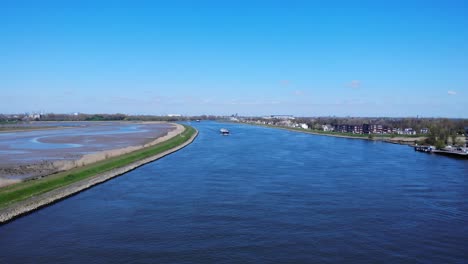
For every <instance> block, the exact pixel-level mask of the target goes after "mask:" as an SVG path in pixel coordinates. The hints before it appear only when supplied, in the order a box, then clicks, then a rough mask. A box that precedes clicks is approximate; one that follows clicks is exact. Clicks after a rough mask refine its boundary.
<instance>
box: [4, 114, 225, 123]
mask: <svg viewBox="0 0 468 264" xmlns="http://www.w3.org/2000/svg"><path fill="white" fill-rule="evenodd" d="M217 118H218V117H216V116H212V115H201V116H154V115H126V114H54V113H49V114H43V115H37V114H34V115H28V114H19V115H1V114H0V122H2V123H7V122H22V121H169V122H174V121H190V120H215V119H217Z"/></svg>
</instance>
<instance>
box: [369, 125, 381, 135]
mask: <svg viewBox="0 0 468 264" xmlns="http://www.w3.org/2000/svg"><path fill="white" fill-rule="evenodd" d="M369 131H370V133H374V134H382V131H383V127H382V125H370V126H369Z"/></svg>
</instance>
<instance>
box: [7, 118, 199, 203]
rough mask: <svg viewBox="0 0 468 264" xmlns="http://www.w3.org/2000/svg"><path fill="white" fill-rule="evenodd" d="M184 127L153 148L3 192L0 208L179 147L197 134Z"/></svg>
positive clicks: (15, 186)
mask: <svg viewBox="0 0 468 264" xmlns="http://www.w3.org/2000/svg"><path fill="white" fill-rule="evenodd" d="M184 127H185V130H184V132H182V133H181V134H179V135H177V136H175V137H173V138H171V139H169V140H166V141H164V142H161V143H159V144H156V145H154V146H151V147H147V148H144V149H140V150H137V151H134V152H131V153H128V154H124V155H122V156H118V157H113V158H109V159H106V160H103V161H100V162H96V163H94V164H90V165H87V166H84V167H79V168H75V169H72V170H69V171H65V172H60V173H57V174H54V175H50V176H47V177H44V178H42V179H37V180H31V181H26V182H22V183H17V184H14V185H11V186H7V187H4V188H1V189H0V208H4V207H6V206H8V205H10V204H12V203H15V202H19V201H22V200H25V199H27V198H29V197H31V196H35V195H39V194H42V193H46V192H49V191H52V190H54V189H57V188H60V187H64V186H67V185H70V184H73V183H76V182H79V181H81V180H84V179H87V178H90V177H94V176H96V175H98V174H100V173H104V172H106V171H109V170H112V169H116V168H120V167H123V166H125V165H128V164H130V163H132V162H135V161H138V160H142V159H144V158H148V157H151V156H154V155H157V154H160V153H163V152H164V151H167V150H169V149H172V148H174V147H177V146H179V145H181V144H183V143H184V142H186V141H187V140H189V139H190V138H191V137H192V136H193V135H194V134H195V133H196V130H195V129H194V128H193V127H190V126H185V125H184Z"/></svg>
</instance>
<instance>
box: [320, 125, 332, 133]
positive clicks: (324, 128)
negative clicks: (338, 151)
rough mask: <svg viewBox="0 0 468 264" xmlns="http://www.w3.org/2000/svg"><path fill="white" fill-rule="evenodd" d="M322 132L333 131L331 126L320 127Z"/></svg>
mask: <svg viewBox="0 0 468 264" xmlns="http://www.w3.org/2000/svg"><path fill="white" fill-rule="evenodd" d="M322 130H323V131H325V132H329V131H333V130H335V129H334V128H333V126H332V125H322Z"/></svg>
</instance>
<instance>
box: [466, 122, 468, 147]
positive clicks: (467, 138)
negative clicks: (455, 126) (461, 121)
mask: <svg viewBox="0 0 468 264" xmlns="http://www.w3.org/2000/svg"><path fill="white" fill-rule="evenodd" d="M465 146H466V147H468V127H465Z"/></svg>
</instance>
